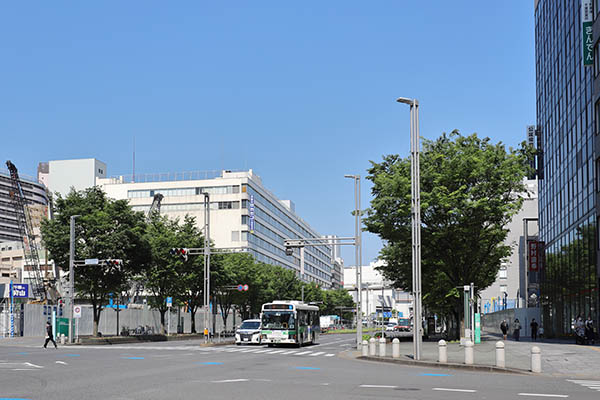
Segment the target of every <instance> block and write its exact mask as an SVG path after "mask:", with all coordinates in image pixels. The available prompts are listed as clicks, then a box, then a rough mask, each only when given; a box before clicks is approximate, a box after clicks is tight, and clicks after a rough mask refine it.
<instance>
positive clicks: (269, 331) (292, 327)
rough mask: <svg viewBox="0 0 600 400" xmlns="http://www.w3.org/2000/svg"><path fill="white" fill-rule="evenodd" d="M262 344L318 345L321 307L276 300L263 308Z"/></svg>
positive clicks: (261, 316)
mask: <svg viewBox="0 0 600 400" xmlns="http://www.w3.org/2000/svg"><path fill="white" fill-rule="evenodd" d="M260 319H261V326H262V328H261V342H262V343H267V344H268V345H269V347H272V346H274V345H276V344H294V345H296V346H298V347H301V346H302V345H303V344H305V343H313V344H315V343H317V341H318V340H319V333H320V332H321V327H320V324H319V307H317V306H311V305H308V304H304V303H302V302H300V301H284V300H275V301H273V302H272V303H266V304H263V306H262V312H261V314H260Z"/></svg>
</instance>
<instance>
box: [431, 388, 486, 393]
mask: <svg viewBox="0 0 600 400" xmlns="http://www.w3.org/2000/svg"><path fill="white" fill-rule="evenodd" d="M432 389H433V390H439V391H444V392H464V393H475V392H477V390H473V389H448V388H432Z"/></svg>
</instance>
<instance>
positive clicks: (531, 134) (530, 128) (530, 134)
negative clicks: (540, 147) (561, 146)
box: [527, 125, 536, 179]
mask: <svg viewBox="0 0 600 400" xmlns="http://www.w3.org/2000/svg"><path fill="white" fill-rule="evenodd" d="M535 142H536V140H535V125H527V144H528V145H529V146H531V147H535ZM529 166H530V167H531V174H530V175H529V179H535V159H532V160H531V162H530V164H529Z"/></svg>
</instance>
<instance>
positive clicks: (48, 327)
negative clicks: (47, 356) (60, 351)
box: [44, 321, 58, 349]
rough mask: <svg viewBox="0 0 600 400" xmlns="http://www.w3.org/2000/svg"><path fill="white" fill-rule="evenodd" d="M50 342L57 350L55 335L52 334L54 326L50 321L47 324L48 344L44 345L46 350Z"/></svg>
mask: <svg viewBox="0 0 600 400" xmlns="http://www.w3.org/2000/svg"><path fill="white" fill-rule="evenodd" d="M48 342H52V343H53V344H54V348H55V349H57V348H58V346H57V345H56V342H55V341H54V335H53V334H52V324H51V323H50V321H48V322H46V342H45V343H44V348H46V346H48Z"/></svg>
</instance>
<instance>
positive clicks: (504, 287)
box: [500, 285, 507, 293]
mask: <svg viewBox="0 0 600 400" xmlns="http://www.w3.org/2000/svg"><path fill="white" fill-rule="evenodd" d="M500 292H501V293H506V292H507V288H506V285H500Z"/></svg>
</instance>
